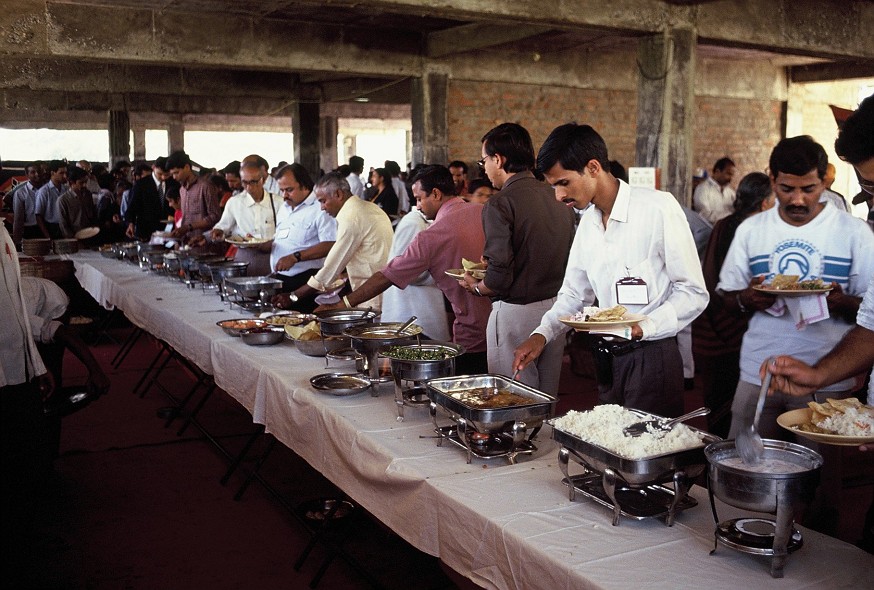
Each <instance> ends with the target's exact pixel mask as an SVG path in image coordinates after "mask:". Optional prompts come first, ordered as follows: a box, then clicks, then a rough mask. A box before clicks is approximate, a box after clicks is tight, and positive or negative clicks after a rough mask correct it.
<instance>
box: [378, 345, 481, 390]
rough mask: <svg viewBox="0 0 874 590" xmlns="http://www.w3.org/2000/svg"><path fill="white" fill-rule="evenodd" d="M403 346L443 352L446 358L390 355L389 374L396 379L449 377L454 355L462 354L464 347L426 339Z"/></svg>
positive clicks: (452, 372)
mask: <svg viewBox="0 0 874 590" xmlns="http://www.w3.org/2000/svg"><path fill="white" fill-rule="evenodd" d="M404 348H412V349H416V350H421V351H426V352H443V353H445V354H446V356H447V358H444V359H440V360H412V359H399V358H395V357H394V356H390V355H385V354H384V355H383V356H387V357H388V358H389V363H390V365H391V374H392V375H394V376H395V378H396V379H402V380H404V381H425V380H426V379H436V378H438V377H451V376H453V375H455V357H457V356H458V355H460V354H464V347H462V346H460V345H458V344H455V343H453V342H437V341H427V342H422V343H421V344H411V345H409V346H405V347H404Z"/></svg>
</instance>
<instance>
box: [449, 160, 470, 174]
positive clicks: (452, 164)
mask: <svg viewBox="0 0 874 590" xmlns="http://www.w3.org/2000/svg"><path fill="white" fill-rule="evenodd" d="M447 168H461V170H462V171H463V172H464V173H465V174H467V164H465V163H464V162H462V161H461V160H452V161H451V162H449V166H447Z"/></svg>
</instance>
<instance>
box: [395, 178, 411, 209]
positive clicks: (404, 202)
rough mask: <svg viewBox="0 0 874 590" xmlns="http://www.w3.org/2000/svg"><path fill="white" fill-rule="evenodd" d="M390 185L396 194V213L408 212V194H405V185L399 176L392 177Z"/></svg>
mask: <svg viewBox="0 0 874 590" xmlns="http://www.w3.org/2000/svg"><path fill="white" fill-rule="evenodd" d="M391 186H392V188H393V189H395V194H396V195H397V196H398V213H409V212H410V196H409V194H407V186H406V185H405V184H404V181H403V180H401V179H400V178H397V177H393V178H392V179H391Z"/></svg>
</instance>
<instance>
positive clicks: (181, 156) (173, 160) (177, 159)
mask: <svg viewBox="0 0 874 590" xmlns="http://www.w3.org/2000/svg"><path fill="white" fill-rule="evenodd" d="M186 166H191V158H189V157H188V154H186V153H185V152H183V151H181V150H180V151H178V152H173V153H172V154H170V155H169V156H167V171H168V172H169V171H170V170H174V169H176V168H185V167H186Z"/></svg>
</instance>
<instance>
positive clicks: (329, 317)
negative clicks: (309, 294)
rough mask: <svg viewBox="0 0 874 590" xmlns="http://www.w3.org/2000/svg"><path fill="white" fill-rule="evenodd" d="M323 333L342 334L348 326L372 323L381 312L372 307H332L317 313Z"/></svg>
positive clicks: (327, 334)
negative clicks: (371, 308)
mask: <svg viewBox="0 0 874 590" xmlns="http://www.w3.org/2000/svg"><path fill="white" fill-rule="evenodd" d="M315 315H316V320H317V321H318V322H319V327H320V328H321V330H322V334H324V335H325V336H342V335H343V332H344V331H345V330H347V329H348V328H353V327H355V326H361V325H364V324H372V323H373V322H374V320H375V319H376V318H377V317H379V313H378V312H375V311H372V310H370V309H361V308H357V307H353V308H350V309H330V310H328V311H320V312H318V313H316V314H315Z"/></svg>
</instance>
